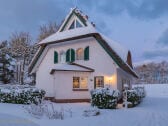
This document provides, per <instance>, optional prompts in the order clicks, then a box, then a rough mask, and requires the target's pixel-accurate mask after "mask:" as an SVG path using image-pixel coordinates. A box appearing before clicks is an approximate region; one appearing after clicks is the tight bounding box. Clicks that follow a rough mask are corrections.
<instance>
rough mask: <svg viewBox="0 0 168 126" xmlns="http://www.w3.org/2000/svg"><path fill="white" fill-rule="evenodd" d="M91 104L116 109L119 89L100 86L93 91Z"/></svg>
mask: <svg viewBox="0 0 168 126" xmlns="http://www.w3.org/2000/svg"><path fill="white" fill-rule="evenodd" d="M91 97H92V98H91V104H92V106H97V107H98V108H101V109H115V108H116V106H117V101H118V98H119V91H118V90H113V89H112V88H108V87H107V88H99V89H94V90H92V91H91Z"/></svg>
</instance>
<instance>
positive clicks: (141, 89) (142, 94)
mask: <svg viewBox="0 0 168 126" xmlns="http://www.w3.org/2000/svg"><path fill="white" fill-rule="evenodd" d="M133 90H136V92H137V93H138V96H139V97H141V98H144V97H145V96H146V91H145V88H144V87H142V86H136V87H134V88H133Z"/></svg>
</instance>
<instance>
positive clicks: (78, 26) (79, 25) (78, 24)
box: [76, 20, 82, 28]
mask: <svg viewBox="0 0 168 126" xmlns="http://www.w3.org/2000/svg"><path fill="white" fill-rule="evenodd" d="M80 27H82V25H81V24H80V23H79V21H78V20H76V28H80Z"/></svg>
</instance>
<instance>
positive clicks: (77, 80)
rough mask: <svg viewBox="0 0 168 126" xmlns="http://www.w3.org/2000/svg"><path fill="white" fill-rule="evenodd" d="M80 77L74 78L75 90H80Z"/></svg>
mask: <svg viewBox="0 0 168 126" xmlns="http://www.w3.org/2000/svg"><path fill="white" fill-rule="evenodd" d="M79 83H80V77H73V88H79V87H80V85H79Z"/></svg>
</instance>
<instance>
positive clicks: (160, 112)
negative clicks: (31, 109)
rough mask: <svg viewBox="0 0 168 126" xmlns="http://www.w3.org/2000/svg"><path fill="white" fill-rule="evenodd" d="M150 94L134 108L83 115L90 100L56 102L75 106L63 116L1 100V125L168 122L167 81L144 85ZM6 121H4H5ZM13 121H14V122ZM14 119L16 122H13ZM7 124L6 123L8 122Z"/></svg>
mask: <svg viewBox="0 0 168 126" xmlns="http://www.w3.org/2000/svg"><path fill="white" fill-rule="evenodd" d="M145 87H146V90H147V97H146V98H145V99H144V100H143V102H142V103H141V104H140V105H138V106H137V107H135V108H130V109H124V108H120V109H115V110H100V115H98V116H90V117H85V116H83V111H84V110H89V109H91V106H90V104H88V103H73V104H54V106H55V108H58V109H60V108H64V109H65V110H69V109H71V110H72V117H70V115H69V113H68V112H67V113H66V112H65V115H66V116H65V119H64V120H60V119H57V120H52V119H48V118H47V117H45V116H44V117H43V118H41V119H37V118H34V117H32V116H30V115H29V114H28V113H26V112H25V109H24V108H23V107H22V106H23V105H15V104H2V103H1V104H0V125H3V126H36V125H39V126H47V125H49V126H55V125H59V126H73V125H77V126H103V125H104V126H166V125H167V124H168V109H167V106H168V84H158V85H145ZM4 122H5V123H4ZM11 122H13V125H11V124H12V123H11ZM14 123H15V124H14ZM5 124H6V125H5Z"/></svg>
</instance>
